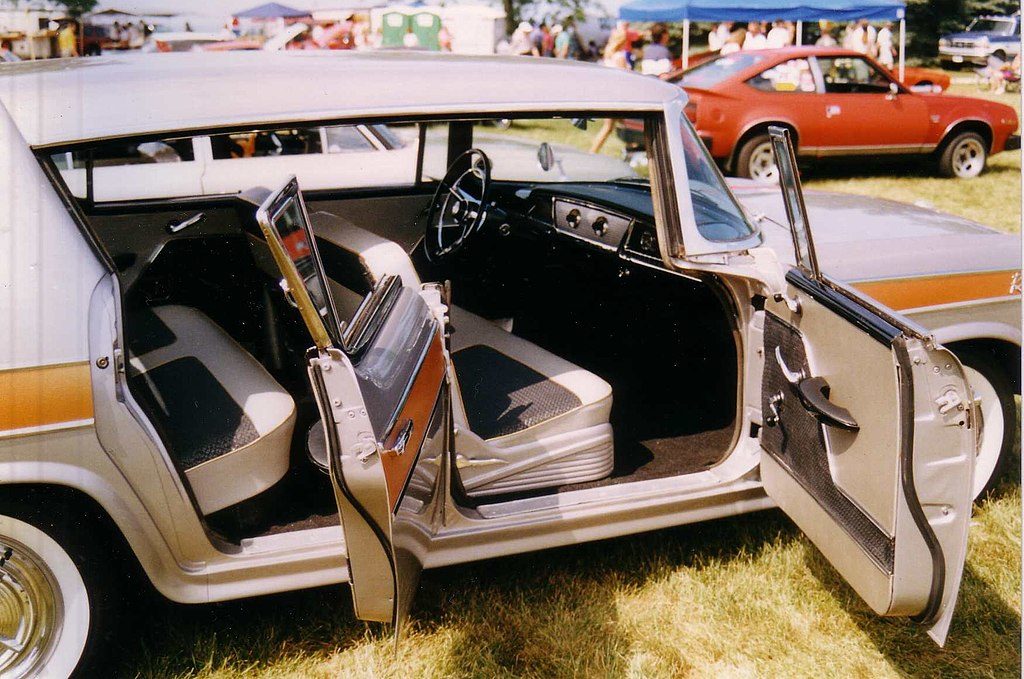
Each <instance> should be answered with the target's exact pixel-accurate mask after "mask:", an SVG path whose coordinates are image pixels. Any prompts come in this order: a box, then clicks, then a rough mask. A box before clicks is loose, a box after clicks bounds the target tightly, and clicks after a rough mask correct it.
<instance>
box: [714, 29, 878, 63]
mask: <svg viewBox="0 0 1024 679" xmlns="http://www.w3.org/2000/svg"><path fill="white" fill-rule="evenodd" d="M818 28H819V32H820V35H819V37H818V38H817V40H815V43H814V44H816V45H820V46H823V47H836V46H839V45H841V46H842V47H843V48H844V49H849V50H853V51H855V52H860V53H861V54H867V55H868V56H870V57H872V58H874V59H876V60H878V62H879V63H880V64H882V65H883V66H886V67H888V68H892V66H893V64H894V63H895V59H896V56H897V51H896V44H895V39H894V37H893V26H892V23H891V22H888V21H887V22H884V23H882V25H881V28H875V27H874V26H872V25H871V24H870V23H869V22H868V20H867V19H861V20H860V21H857V22H855V23H849V24H847V25H846V26H845V27H843V29H842V30H841V31H837V29H836V28H835V27H834V26H832V25H831V24H830V23H829V22H827V21H821V22H819V23H818ZM837 33H838V34H839V35H838V38H837ZM795 42H796V25H795V24H794V23H793V22H792V21H783V20H781V19H780V20H778V21H775V22H773V23H772V24H771V26H769V24H768V22H765V21H751V22H749V23H747V24H745V25H742V24H734V23H733V22H731V21H724V22H722V23H720V24H718V26H716V27H715V29H714V30H712V31H711V33H709V34H708V47H709V48H710V49H711V50H712V51H714V52H720V53H722V54H730V53H733V52H739V51H741V50H762V49H773V48H779V47H786V46H787V45H793V44H795Z"/></svg>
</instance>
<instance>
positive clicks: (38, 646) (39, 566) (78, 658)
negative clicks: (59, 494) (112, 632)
mask: <svg viewBox="0 0 1024 679" xmlns="http://www.w3.org/2000/svg"><path fill="white" fill-rule="evenodd" d="M93 600H94V598H93V596H91V595H90V592H89V591H88V590H87V588H86V585H85V578H84V577H83V575H82V572H81V571H80V570H79V567H78V566H77V565H76V564H75V560H74V559H72V557H71V555H70V554H68V552H67V551H66V550H65V549H64V547H62V546H61V545H60V544H59V543H58V542H57V541H56V540H54V539H53V538H52V537H50V535H48V534H47V533H44V532H43V531H42V530H40V529H39V528H37V527H36V526H34V525H32V524H30V523H26V522H25V521H22V520H21V519H18V518H14V517H13V516H6V515H3V514H0V676H2V677H5V678H8V679H20V678H21V677H37V676H47V677H67V676H70V675H71V674H72V673H73V672H75V670H76V668H78V667H79V665H80V663H81V662H82V660H83V658H84V657H85V656H86V649H87V646H88V641H89V636H90V632H91V630H92V627H93V624H94V621H93V614H92V610H93Z"/></svg>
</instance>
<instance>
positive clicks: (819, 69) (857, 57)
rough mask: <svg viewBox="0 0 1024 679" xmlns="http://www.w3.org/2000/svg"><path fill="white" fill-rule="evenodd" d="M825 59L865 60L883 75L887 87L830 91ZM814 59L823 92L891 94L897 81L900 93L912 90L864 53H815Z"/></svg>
mask: <svg viewBox="0 0 1024 679" xmlns="http://www.w3.org/2000/svg"><path fill="white" fill-rule="evenodd" d="M823 59H831V60H836V59H854V60H860V61H863V62H864V63H865V64H866V65H867V67H868V68H869V69H871V70H873V71H874V72H875V73H878V74H879V75H881V76H882V79H883V80H885V81H886V89H885V90H880V91H878V92H829V91H828V83H826V82H825V71H824V69H823V68H822V67H821V61H822V60H823ZM813 61H814V65H813V66H812V68H813V69H815V70H816V71H817V77H818V80H819V87H820V89H821V93H822V94H830V95H851V96H860V95H865V94H867V95H879V94H889V87H891V86H892V83H896V86H897V87H898V88H899V91H900V94H907V93H909V92H910V90H908V89H907V88H906V87H904V86H903V84H902V83H900V82H897V81H896V79H894V78H893V77H892V76H891V75H890V74H889V73H887V72H886V70H885V69H884V68H881V67H880V66H878V65H876V64H875V63H874V62H872V61H871V60H870V59H868V58H867V57H866V56H864V55H863V54H833V55H820V56H819V55H815V56H814V57H813Z"/></svg>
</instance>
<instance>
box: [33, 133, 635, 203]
mask: <svg viewBox="0 0 1024 679" xmlns="http://www.w3.org/2000/svg"><path fill="white" fill-rule="evenodd" d="M417 134H418V131H417V129H416V127H414V126H410V125H397V126H396V125H383V124H371V125H325V126H320V125H313V126H299V127H283V128H280V129H262V130H243V131H235V132H230V133H225V134H211V135H196V136H192V137H186V138H182V139H163V140H156V141H145V142H142V143H134V142H129V143H125V144H108V145H107V146H105V147H104V148H103V149H102V151H99V150H97V151H94V152H93V153H92V158H91V162H92V164H93V167H92V170H91V176H92V182H91V183H90V182H88V181H87V177H88V174H89V173H88V172H87V171H86V164H87V162H88V161H89V160H90V159H89V156H88V155H87V154H85V153H84V152H76V151H68V152H65V153H60V154H56V155H54V157H53V160H54V163H55V166H56V167H57V169H58V170H59V171H60V173H61V175H62V176H63V178H64V181H65V182H66V183H67V186H68V188H69V189H70V190H71V191H72V193H74V195H76V196H78V197H81V198H89V199H90V200H93V201H98V202H106V201H114V200H132V199H134V200H138V199H141V198H169V197H173V196H177V195H181V194H182V193H183V192H187V193H189V194H192V195H203V196H217V195H231V194H236V193H240V192H242V191H244V190H245V189H247V188H249V187H251V186H254V185H257V184H260V185H268V184H275V183H279V182H281V181H283V180H284V179H286V178H288V177H289V176H292V175H294V176H296V177H298V179H299V181H301V182H302V185H303V186H304V187H306V189H307V190H317V189H330V188H333V187H337V186H345V187H347V188H350V189H354V188H358V187H372V186H394V185H402V184H410V183H413V182H415V180H416V171H417V155H418V153H419V144H418V143H417V139H416V135H417ZM476 139H477V142H478V144H485V146H486V149H487V151H488V154H489V155H490V157H491V159H492V160H494V161H495V169H494V173H493V174H494V177H495V178H496V179H502V178H507V177H515V178H517V179H520V180H531V179H532V180H535V181H548V180H552V179H557V180H560V181H570V180H571V181H598V180H602V179H612V178H627V177H635V176H636V173H635V171H634V170H633V168H631V167H630V165H629V164H628V163H626V162H625V161H623V160H620V159H619V158H614V157H611V156H607V155H599V154H590V153H585V152H583V151H581V150H579V149H574V148H572V147H569V146H566V145H565V144H558V143H551V142H546V141H544V140H543V137H540V138H539V139H536V140H535V139H530V138H523V137H519V136H517V135H516V134H515V133H514V131H513V132H512V133H511V134H503V133H502V132H501V131H499V130H492V129H489V130H484V131H480V132H478V133H477V135H476ZM447 145H448V140H447V138H445V137H440V136H434V135H430V136H428V138H427V139H426V140H425V143H424V153H423V167H422V171H423V174H424V175H426V176H428V177H433V178H435V179H436V178H440V177H442V176H444V172H445V170H446V169H447V164H446V163H447ZM542 151H543V154H545V155H546V154H548V153H550V161H549V162H544V163H542V162H541V152H542ZM90 191H91V194H90Z"/></svg>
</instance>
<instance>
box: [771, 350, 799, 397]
mask: <svg viewBox="0 0 1024 679" xmlns="http://www.w3.org/2000/svg"><path fill="white" fill-rule="evenodd" d="M775 362H776V363H778V364H779V370H781V371H782V376H783V377H785V378H786V381H787V382H789V383H790V385H791V386H794V387H795V386H798V385H799V384H800V382H801V381H802V380H803V379H804V371H803V370H790V369H789V366H788V365H786V359H784V358H782V347H779V346H776V347H775Z"/></svg>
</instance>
